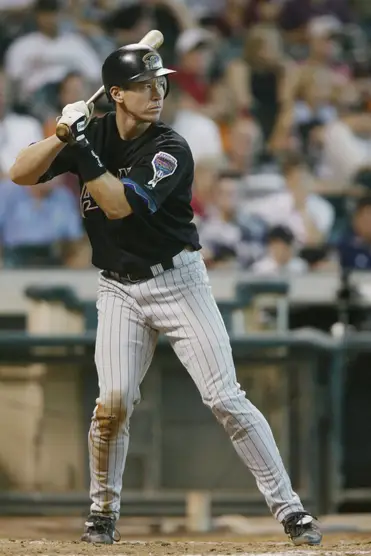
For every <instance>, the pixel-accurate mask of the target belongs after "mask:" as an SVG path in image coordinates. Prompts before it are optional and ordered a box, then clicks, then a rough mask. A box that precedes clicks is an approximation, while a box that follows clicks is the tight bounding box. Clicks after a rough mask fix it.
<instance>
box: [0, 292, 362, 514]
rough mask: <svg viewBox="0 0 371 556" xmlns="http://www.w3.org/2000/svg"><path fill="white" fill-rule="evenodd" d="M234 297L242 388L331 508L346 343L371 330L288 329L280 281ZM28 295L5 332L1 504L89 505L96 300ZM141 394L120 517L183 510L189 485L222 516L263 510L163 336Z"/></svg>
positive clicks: (310, 491) (308, 495) (301, 476)
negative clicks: (15, 324) (24, 310)
mask: <svg viewBox="0 0 371 556" xmlns="http://www.w3.org/2000/svg"><path fill="white" fill-rule="evenodd" d="M258 286H259V287H258ZM237 292H238V296H237V297H236V299H235V300H234V301H226V302H224V303H221V304H220V308H221V311H222V313H223V316H224V318H225V321H226V323H227V325H228V326H229V327H230V332H231V342H232V348H233V353H234V359H235V364H236V369H237V374H238V379H239V382H240V383H241V385H242V387H243V389H244V390H245V391H246V392H247V395H248V397H249V398H250V399H251V401H252V402H253V403H255V404H256V405H257V406H258V407H259V408H260V409H261V410H262V411H263V413H264V414H265V415H266V417H267V418H268V420H269V422H270V424H271V426H272V428H273V432H274V434H275V437H276V440H277V443H278V445H279V448H280V450H281V453H282V456H283V459H284V461H285V464H286V466H287V467H288V470H289V472H290V475H291V477H292V481H293V485H294V488H295V489H296V490H297V491H298V492H299V494H300V495H301V497H302V499H303V501H304V503H305V505H306V507H308V508H309V509H312V510H313V511H314V512H316V513H327V512H333V511H336V510H337V508H338V505H339V503H341V501H342V500H344V499H345V498H346V497H347V492H346V491H345V490H344V488H343V480H342V459H343V454H342V399H343V376H344V361H345V357H346V356H347V354H348V353H349V350H364V349H368V348H369V346H371V336H369V335H357V334H354V335H352V336H347V337H346V338H338V339H336V338H333V337H332V336H330V335H328V334H325V333H322V332H319V331H315V330H310V329H303V330H298V331H288V330H282V322H286V321H285V311H286V308H285V296H286V295H287V288H285V287H284V284H283V283H282V282H279V281H278V282H277V281H276V282H274V281H270V283H269V284H268V286H266V288H265V289H264V288H263V290H262V288H261V283H260V285H259V284H255V285H254V284H252V283H251V282H250V283H249V284H248V285H246V284H241V285H240V287H238V288H237ZM28 298H29V301H28V303H29V313H28V319H27V323H28V330H27V331H26V332H13V333H7V332H3V333H1V334H0V380H1V381H2V388H1V390H0V418H1V421H2V423H3V425H4V429H6V430H4V431H3V432H1V431H0V437H1V435H2V434H3V436H4V438H1V439H0V440H1V444H2V446H4V445H5V446H8V448H7V449H5V452H4V453H3V454H2V455H0V461H1V460H2V463H1V466H2V467H3V471H4V473H3V475H4V478H3V479H4V480H3V482H2V485H1V486H2V494H1V495H0V508H1V511H2V512H4V513H25V512H26V513H29V512H31V513H40V512H51V511H55V512H56V513H61V512H63V511H66V512H69V513H70V512H71V511H75V512H76V511H78V512H80V511H85V510H86V508H87V506H88V496H87V486H88V478H89V474H88V467H87V452H86V448H87V446H86V444H87V443H86V435H87V429H88V426H89V420H90V415H91V410H92V408H93V405H94V400H95V398H96V395H97V381H96V373H95V369H94V365H93V349H94V341H95V324H96V323H95V311H94V303H93V302H82V301H81V300H79V299H77V298H76V296H75V294H74V292H73V290H70V289H68V288H67V289H66V288H52V289H50V288H47V289H45V288H41V289H40V288H31V289H29V290H28ZM264 300H265V302H264ZM272 306H276V308H278V310H277V311H275V312H274V313H275V314H274V315H273V318H274V317H275V316H278V317H279V318H278V321H276V326H272V320H271V318H272V315H271V316H270V319H268V320H267V319H263V320H261V319H260V316H261V313H262V312H265V311H266V310H267V308H268V309H269V308H272ZM236 316H237V319H236ZM254 319H255V320H254ZM236 320H237V324H238V323H239V324H238V325H237V326H236V325H235V323H236ZM233 323H234V324H233ZM262 323H263V324H262ZM280 323H281V324H280ZM253 324H255V331H254V330H252V329H253V328H254V326H252V325H253ZM277 327H278V329H280V328H281V331H277ZM241 328H242V329H245V328H246V329H248V330H249V332H248V334H247V333H246V331H244V330H242V332H238V330H241ZM270 329H271V330H270ZM257 330H259V331H257ZM369 349H370V350H371V348H369ZM142 400H143V401H142V402H141V404H139V406H138V407H137V408H136V410H135V412H134V417H133V419H132V427H131V431H132V435H131V446H130V450H129V457H128V465H127V470H126V472H125V478H124V491H123V500H124V501H125V503H124V504H123V513H127V514H134V515H159V514H161V515H181V514H183V512H184V508H185V503H186V502H185V501H186V495H187V492H189V491H192V490H206V491H209V492H210V493H211V495H212V508H213V512H214V513H216V514H220V513H243V514H257V513H266V512H267V509H266V506H265V503H264V501H263V499H262V497H261V495H260V494H259V493H258V491H257V489H256V486H255V483H254V480H253V478H252V476H251V474H250V473H249V472H248V471H247V470H246V469H245V467H244V466H243V465H242V463H241V462H240V461H239V459H238V457H237V456H236V454H235V453H234V451H233V448H232V446H231V445H230V442H229V440H228V438H227V436H226V434H225V432H224V431H223V430H222V428H221V427H219V426H218V425H217V423H216V422H215V421H214V418H213V417H212V415H211V413H210V412H209V411H208V410H207V409H206V408H205V407H204V406H203V405H202V403H201V401H200V396H199V394H198V392H197V390H196V388H195V387H194V385H193V383H192V381H191V379H190V378H189V376H188V374H187V373H186V372H185V371H184V369H183V368H182V367H181V365H180V363H179V362H178V361H177V359H176V358H175V356H174V354H173V353H172V350H171V348H170V346H169V344H168V343H167V341H166V340H160V342H159V345H158V349H157V352H156V355H155V358H154V361H153V364H152V366H151V369H150V370H149V372H148V374H147V377H146V379H145V381H144V383H143V391H142ZM1 412H3V415H2V416H1ZM15 446H17V449H15ZM14 453H16V454H18V457H17V458H16V459H15V458H14ZM20 458H21V459H20ZM6 477H10V478H11V480H9V481H8V483H7V482H6V480H5V478H6Z"/></svg>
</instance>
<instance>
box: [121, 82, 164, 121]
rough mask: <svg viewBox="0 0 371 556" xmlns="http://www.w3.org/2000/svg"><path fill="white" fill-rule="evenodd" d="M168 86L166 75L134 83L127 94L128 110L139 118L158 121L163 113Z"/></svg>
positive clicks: (126, 103)
mask: <svg viewBox="0 0 371 556" xmlns="http://www.w3.org/2000/svg"><path fill="white" fill-rule="evenodd" d="M166 87H167V82H166V77H164V76H162V77H156V78H154V79H151V80H149V81H143V82H142V83H133V84H132V85H131V87H130V89H129V90H127V91H126V94H125V107H126V110H127V111H128V112H129V113H130V114H132V115H133V116H134V117H135V118H137V119H138V120H142V121H144V122H157V121H158V120H159V118H160V115H161V111H162V107H163V103H164V96H165V93H166Z"/></svg>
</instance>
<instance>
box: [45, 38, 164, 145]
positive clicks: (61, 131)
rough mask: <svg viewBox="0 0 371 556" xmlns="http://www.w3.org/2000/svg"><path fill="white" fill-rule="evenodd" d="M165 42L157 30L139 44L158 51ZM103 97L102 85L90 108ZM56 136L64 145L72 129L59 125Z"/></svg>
mask: <svg viewBox="0 0 371 556" xmlns="http://www.w3.org/2000/svg"><path fill="white" fill-rule="evenodd" d="M163 42H164V36H163V34H162V33H161V31H158V30H157V29H153V30H152V31H149V32H148V33H147V34H146V35H145V36H144V37H143V38H142V40H140V41H139V44H145V45H147V46H152V48H155V49H156V50H157V49H158V48H160V46H161V45H162V44H163ZM103 95H104V86H103V85H102V86H101V87H99V89H98V90H97V91H95V93H94V94H93V95H92V96H91V97H90V98H89V100H87V101H86V104H87V105H88V106H89V104H91V103H96V102H97V100H98V99H100V98H101V96H103ZM55 134H56V136H57V137H58V139H60V140H61V141H63V142H64V143H67V141H68V138H69V136H70V128H69V127H68V125H67V124H63V123H60V124H59V123H58V124H57V127H56V130H55Z"/></svg>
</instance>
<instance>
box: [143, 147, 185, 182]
mask: <svg viewBox="0 0 371 556" xmlns="http://www.w3.org/2000/svg"><path fill="white" fill-rule="evenodd" d="M151 164H152V168H153V178H152V179H151V180H150V181H149V182H148V184H147V187H149V188H150V189H153V188H154V187H156V185H157V184H158V182H159V181H161V180H163V179H164V178H167V177H168V176H172V175H173V174H174V172H175V170H176V169H177V166H178V161H177V159H176V158H175V157H174V156H172V155H171V154H169V153H164V152H163V151H160V152H159V153H156V154H155V156H154V157H153V158H152V162H151Z"/></svg>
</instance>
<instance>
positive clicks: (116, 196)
mask: <svg viewBox="0 0 371 556" xmlns="http://www.w3.org/2000/svg"><path fill="white" fill-rule="evenodd" d="M85 185H86V188H87V190H88V191H89V193H90V195H91V196H92V197H93V199H94V201H95V202H96V203H97V205H98V206H99V207H100V208H101V209H102V210H103V212H104V213H105V215H106V216H107V218H109V219H110V220H115V219H118V218H125V217H126V216H129V214H131V212H132V209H131V207H130V205H129V203H128V201H127V199H126V195H125V188H124V186H123V184H122V183H121V181H120V180H118V179H117V178H115V176H113V175H112V174H111V173H110V172H105V173H104V174H102V175H101V176H99V177H98V178H96V179H94V180H91V181H87V182H85Z"/></svg>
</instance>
